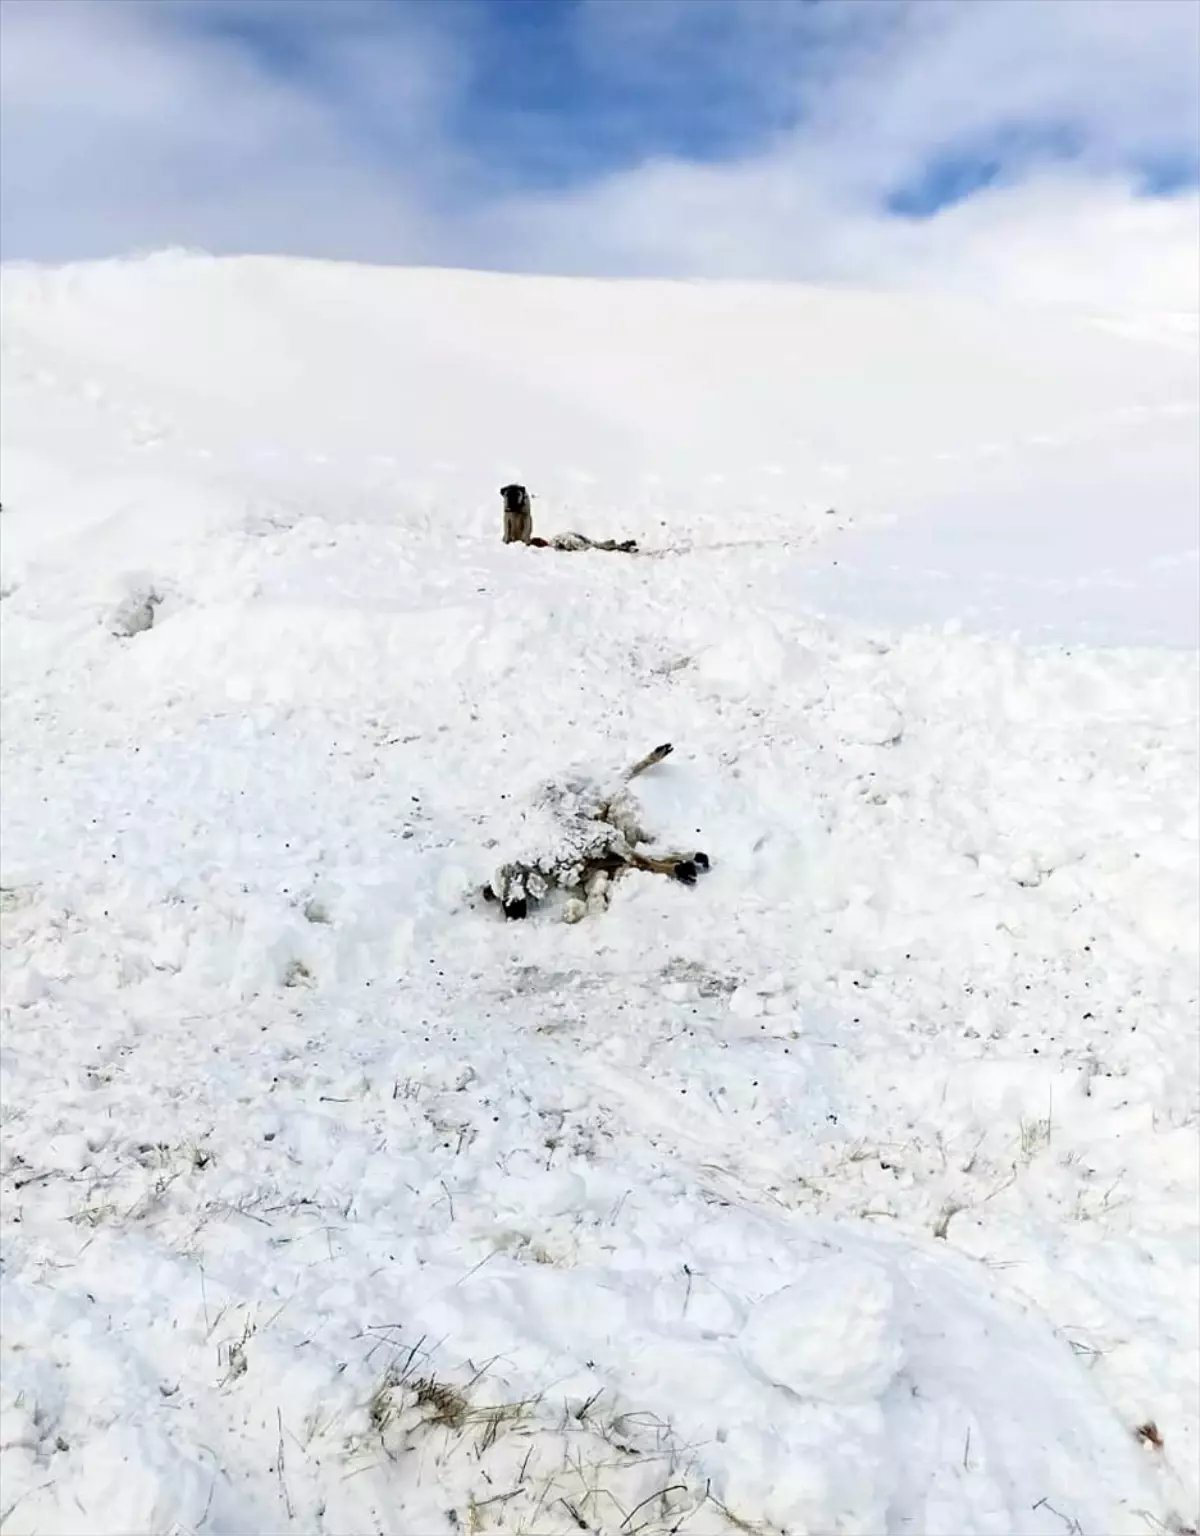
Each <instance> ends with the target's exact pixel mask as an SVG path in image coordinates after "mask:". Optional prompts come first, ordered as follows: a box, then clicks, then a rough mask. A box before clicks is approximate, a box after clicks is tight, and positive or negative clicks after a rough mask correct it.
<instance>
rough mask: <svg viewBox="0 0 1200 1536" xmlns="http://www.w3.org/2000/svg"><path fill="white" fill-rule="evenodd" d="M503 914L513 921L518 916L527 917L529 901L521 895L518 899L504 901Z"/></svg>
mask: <svg viewBox="0 0 1200 1536" xmlns="http://www.w3.org/2000/svg"><path fill="white" fill-rule="evenodd" d="M504 915H505V917H507V918H509V919H510V920H513V921H515V920H516V919H518V918H522V917H528V915H529V903H528V902H527V901H526V900H525V898H524V897H523V896H522V897H521V899H520V900H519V901H506V902H505V903H504Z"/></svg>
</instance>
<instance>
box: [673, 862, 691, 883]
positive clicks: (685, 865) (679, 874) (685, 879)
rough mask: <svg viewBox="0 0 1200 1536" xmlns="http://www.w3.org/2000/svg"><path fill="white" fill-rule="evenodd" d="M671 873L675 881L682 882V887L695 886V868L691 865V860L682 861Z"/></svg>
mask: <svg viewBox="0 0 1200 1536" xmlns="http://www.w3.org/2000/svg"><path fill="white" fill-rule="evenodd" d="M671 873H672V874H673V875H674V876H675V878H676V880H679V881H682V883H683V884H684V885H695V883H696V866H695V864H693V863H692V861H691V859H684V860H683V861H682V862H681V863H679V864H676V866H675V868H674V869H673V870H672V871H671Z"/></svg>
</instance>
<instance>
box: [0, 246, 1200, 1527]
mask: <svg viewBox="0 0 1200 1536" xmlns="http://www.w3.org/2000/svg"><path fill="white" fill-rule="evenodd" d="M2 302H3V311H2V315H0V344H2V347H3V372H2V384H3V397H2V399H0V503H2V505H3V513H2V515H0V590H2V591H3V593H4V598H3V602H2V603H0V644H2V651H0V659H2V665H3V683H4V701H3V741H2V749H3V760H2V764H0V772H2V778H0V784H2V796H0V811H2V815H3V823H2V843H0V854H2V857H3V887H4V890H3V909H4V910H3V916H2V921H3V944H4V950H3V974H2V983H3V1006H4V1018H3V1023H4V1029H3V1095H4V1104H3V1107H4V1119H5V1125H4V1141H3V1161H2V1163H0V1177H2V1180H3V1203H2V1217H3V1236H4V1247H3V1275H2V1294H3V1347H4V1359H3V1371H2V1374H0V1444H2V1446H3V1456H4V1476H3V1483H2V1487H3V1492H2V1494H0V1525H2V1526H3V1530H4V1532H5V1533H6V1536H9V1533H12V1536H19V1533H33V1532H38V1533H42V1536H48V1533H68V1532H70V1533H78V1532H88V1533H93V1532H94V1533H100V1532H112V1533H117V1532H123V1533H126V1532H138V1533H143V1532H145V1533H166V1532H168V1531H176V1532H187V1533H193V1536H199V1533H201V1532H203V1533H206V1536H222V1533H223V1536H244V1533H246V1532H248V1531H296V1532H301V1533H318V1532H325V1533H329V1536H343V1533H351V1532H354V1533H357V1532H367V1531H378V1532H387V1533H397V1536H399V1533H411V1532H414V1531H422V1532H426V1531H427V1532H430V1533H433V1532H447V1533H450V1532H471V1533H483V1532H492V1531H506V1532H524V1533H527V1536H532V1533H546V1536H551V1533H560V1532H561V1533H573V1532H579V1531H591V1532H604V1533H618V1532H621V1533H633V1532H641V1533H643V1536H657V1533H664V1532H668V1531H671V1532H675V1531H677V1532H680V1533H682V1536H717V1533H724V1532H734V1531H743V1532H744V1531H752V1532H759V1533H773V1536H778V1533H780V1532H786V1533H788V1536H808V1533H811V1536H817V1533H820V1536H825V1533H832V1532H841V1533H859V1536H882V1533H888V1536H900V1533H921V1536H950V1533H956V1536H962V1533H981V1536H982V1533H995V1536H1014V1533H1016V1536H1042V1533H1053V1536H1058V1533H1061V1532H1064V1531H1081V1532H1086V1533H1088V1536H1100V1533H1105V1536H1118V1533H1131V1536H1132V1533H1139V1536H1141V1533H1150V1532H1164V1531H1167V1532H1172V1531H1173V1532H1182V1531H1185V1530H1187V1529H1188V1528H1189V1527H1192V1526H1194V1525H1195V1524H1196V1522H1197V1520H1198V1518H1200V1465H1198V1462H1200V1414H1198V1412H1197V1401H1198V1391H1200V1331H1198V1324H1197V1300H1198V1297H1200V1255H1198V1248H1197V1209H1198V1201H1200V1171H1198V1163H1200V1152H1198V1142H1197V1127H1198V1119H1197V1088H1198V1082H1197V1079H1198V1065H1200V1064H1198V1061H1197V1040H1196V1016H1197V992H1198V979H1197V978H1198V936H1200V900H1198V893H1200V871H1198V868H1197V838H1198V830H1200V829H1198V807H1197V659H1196V654H1195V641H1196V625H1197V564H1196V561H1197V549H1196V546H1197V542H1198V540H1197V530H1196V507H1197V483H1196V474H1197V468H1196V465H1197V349H1196V327H1195V317H1194V316H1190V317H1189V316H1120V317H1112V316H1103V317H1101V316H1093V315H1088V314H1062V313H1057V312H1051V311H1036V310H1028V311H1022V310H1017V309H1009V310H1004V311H1000V310H996V309H984V308H978V309H977V308H973V307H971V306H967V305H962V304H958V303H952V302H949V301H938V300H935V299H931V298H916V297H901V296H896V295H884V294H860V293H854V292H849V291H829V292H821V291H814V290H808V289H802V288H794V289H793V288H771V287H737V286H719V287H717V286H712V287H710V286H705V285H696V284H679V285H667V284H649V283H647V284H625V285H619V284H611V285H610V284H602V283H589V282H567V281H561V282H559V281H548V280H544V279H538V280H532V279H522V278H508V277H504V278H502V277H492V276H483V275H469V274H461V273H435V272H411V271H410V272H403V271H382V270H370V269H360V268H352V267H341V266H332V265H317V264H303V263H289V262H282V261H266V260H262V261H259V260H254V261H251V260H243V261H232V260H230V261H212V260H209V259H207V258H202V257H190V256H184V255H178V254H171V255H165V256H160V257H155V258H150V259H147V260H145V261H139V262H130V263H113V264H106V265H94V266H86V267H78V268H68V269H62V270H56V271H48V270H37V269H32V268H22V269H17V268H13V269H6V270H5V271H4V274H3V293H2ZM512 479H517V480H520V481H523V482H524V483H526V484H528V485H529V486H530V487H531V488H532V490H533V491H534V493H535V496H536V498H537V499H536V500H535V502H534V515H535V521H536V525H537V529H538V531H539V532H542V533H551V532H556V531H561V530H564V529H568V528H577V529H582V530H583V531H584V532H586V533H589V534H592V535H594V536H599V537H606V536H615V537H624V536H627V535H631V536H634V537H636V538H638V539H639V541H640V542H641V545H642V550H643V553H642V554H641V555H639V556H637V557H629V556H624V555H608V554H559V553H555V552H551V551H548V550H536V549H529V548H525V547H522V546H512V547H503V546H502V545H501V544H500V542H499V532H500V504H499V496H498V494H497V492H498V487H499V486H500V485H502V484H504V483H506V482H507V481H509V480H512ZM151 621H152V622H151ZM948 621H949V622H948ZM147 623H148V624H149V627H140V626H145V625H146V624H147ZM666 740H670V741H673V742H674V743H675V749H676V750H675V753H674V755H673V756H672V757H671V758H670V759H668V760H667V761H666V762H665V763H663V764H662V765H660V766H659V767H657V768H655V769H653V770H652V771H651V772H650V773H648V774H647V775H645V777H644V779H642V780H640V781H639V790H640V798H641V800H642V803H643V805H644V807H645V810H646V816H647V819H648V821H649V822H650V823H651V825H652V826H653V828H654V829H655V830H656V831H658V832H659V833H660V834H661V837H662V840H663V842H664V844H672V843H673V844H674V845H676V846H686V847H692V846H699V847H703V848H704V849H706V850H707V851H708V853H709V854H710V855H711V857H712V860H713V869H712V872H711V874H710V875H709V876H707V878H706V879H705V880H703V881H701V882H699V883H698V884H697V885H696V886H695V888H693V889H688V888H685V887H683V886H680V885H678V884H675V883H673V882H670V881H667V880H663V879H661V878H657V877H654V876H651V875H641V874H633V875H630V876H629V877H628V878H627V879H626V880H624V881H622V882H621V883H620V884H619V885H618V886H617V887H616V892H615V896H614V900H613V904H612V907H611V910H610V911H609V912H608V913H606V914H605V915H603V916H602V917H596V918H589V919H588V920H586V921H584V922H582V923H579V924H578V925H576V926H569V925H566V924H564V923H562V922H560V921H558V920H557V916H556V914H555V912H554V911H553V910H547V911H544V912H538V913H536V914H535V915H534V916H533V917H532V918H531V919H530V920H529V921H528V922H526V923H510V924H507V925H506V924H504V923H503V922H502V921H501V920H499V919H498V917H497V915H496V912H495V909H494V907H491V906H488V905H487V904H485V903H483V902H482V901H480V900H479V899H478V895H477V893H478V890H479V887H480V885H481V884H482V883H483V882H484V881H485V880H486V879H487V878H488V876H489V874H490V873H491V870H492V867H493V866H494V864H495V863H496V861H497V859H498V858H499V857H501V856H502V854H503V852H504V849H505V847H506V846H507V845H506V842H505V838H506V837H507V835H508V833H509V832H510V830H511V829H512V826H513V822H514V819H515V818H516V817H517V813H518V812H519V810H520V808H521V807H522V806H523V805H525V804H527V803H528V802H529V799H530V797H531V796H532V795H533V794H534V792H535V791H536V788H537V786H538V785H539V783H541V782H542V781H544V780H547V779H552V778H555V777H558V776H560V775H562V774H563V773H564V772H566V771H567V770H569V769H570V768H572V767H574V766H579V765H582V766H584V767H608V766H611V765H614V764H620V763H621V762H622V761H631V760H632V759H634V758H636V757H638V756H639V755H641V754H642V753H643V752H644V751H646V750H647V749H648V748H649V747H652V746H654V745H655V744H656V743H658V742H660V741H666Z"/></svg>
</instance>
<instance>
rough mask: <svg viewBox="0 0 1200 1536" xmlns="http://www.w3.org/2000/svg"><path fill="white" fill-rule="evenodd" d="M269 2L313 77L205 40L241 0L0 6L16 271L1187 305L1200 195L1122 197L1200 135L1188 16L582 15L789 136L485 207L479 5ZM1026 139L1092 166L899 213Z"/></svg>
mask: <svg viewBox="0 0 1200 1536" xmlns="http://www.w3.org/2000/svg"><path fill="white" fill-rule="evenodd" d="M271 5H272V11H271V14H272V18H273V19H274V21H275V22H276V23H277V24H278V22H279V20H280V19H281V14H282V12H283V11H284V10H285V9H290V10H291V11H292V12H293V13H294V19H295V20H296V22H297V24H298V25H301V26H302V27H303V28H304V29H306V31H305V35H306V37H307V39H308V42H309V44H310V46H311V60H310V63H311V66H312V67H310V68H309V69H297V70H291V71H285V70H281V69H277V68H268V67H267V66H266V65H265V64H264V62H263V60H262V56H261V55H260V54H257V53H255V52H254V51H253V50H250V49H248V48H246V47H245V46H244V44H243V43H240V42H239V41H237V40H236V37H235V36H234V35H232V34H230V33H229V32H228V31H221V30H218V29H215V28H214V27H213V26H212V25H211V24H208V23H211V20H212V18H213V16H214V14H215V11H216V8H217V7H220V8H221V11H220V14H221V17H222V19H224V20H226V21H229V20H232V19H235V17H237V16H239V15H240V16H241V17H243V18H248V19H250V20H251V21H253V20H254V19H255V17H256V15H257V16H258V17H259V18H260V19H261V15H262V11H261V7H260V6H257V5H256V4H255V3H254V0H203V3H202V4H197V3H196V0H156V3H154V4H139V3H133V4H129V3H126V0H55V3H53V4H47V3H45V0H4V4H3V7H2V9H0V25H2V28H3V31H2V37H0V44H2V46H0V90H2V102H3V120H2V123H0V198H2V200H3V216H2V218H0V238H2V239H3V241H4V245H5V253H6V255H7V254H19V255H29V256H34V257H47V258H52V259H58V258H67V257H74V256H86V255H99V254H109V253H113V252H120V251H124V250H128V249H131V248H146V247H149V246H156V245H166V244H184V245H189V244H190V245H198V246H202V247H205V248H208V249H215V250H224V251H228V250H272V251H291V252H296V253H299V254H311V255H337V256H344V257H355V258H358V259H361V260H393V261H420V262H429V263H446V264H454V263H459V264H473V265H480V266H494V265H500V266H511V267H518V268H527V269H535V270H557V271H563V272H591V273H614V274H634V273H648V274H654V275H677V276H734V277H776V278H816V279H840V280H848V281H868V282H873V283H888V282H893V281H902V282H906V283H914V282H918V283H919V282H925V283H936V284H938V285H942V286H955V287H960V288H977V289H982V290H984V291H999V290H1005V291H1017V292H1021V293H1024V294H1026V295H1028V296H1034V297H1053V298H1061V297H1072V298H1077V299H1079V300H1080V301H1081V302H1086V303H1089V304H1093V305H1102V304H1109V303H1125V302H1143V303H1148V304H1155V305H1162V306H1164V307H1180V308H1182V307H1197V305H1198V304H1200V295H1198V293H1197V288H1198V286H1200V278H1198V277H1197V275H1196V274H1197V271H1198V269H1200V260H1198V258H1200V203H1198V202H1197V198H1196V196H1195V194H1194V193H1190V194H1188V195H1186V196H1184V197H1180V198H1175V199H1172V200H1170V201H1169V202H1161V201H1160V202H1155V201H1148V200H1146V199H1143V198H1140V197H1138V196H1137V195H1136V192H1135V183H1136V175H1137V173H1136V165H1137V163H1138V162H1139V161H1143V160H1145V159H1147V158H1153V157H1155V156H1159V155H1164V154H1169V153H1172V152H1178V151H1179V150H1181V149H1183V150H1188V149H1189V148H1191V149H1194V145H1195V142H1196V136H1197V114H1198V112H1200V106H1198V100H1197V98H1198V95H1200V81H1198V69H1197V63H1196V60H1197V56H1198V50H1200V36H1198V33H1200V7H1198V6H1195V5H1193V4H1191V3H1190V0H1104V3H1098V4H1085V3H1082V0H1037V3H1030V4H1020V3H1014V0H941V3H939V4H936V5H935V4H926V3H911V0H878V3H873V4H870V5H861V4H847V3H844V0H835V3H822V4H818V5H809V4H801V5H791V4H788V3H785V0H705V4H704V6H702V7H697V6H696V5H695V4H693V3H692V0H647V3H645V4H637V3H632V0H625V3H621V4H612V3H610V0H587V3H585V4H584V5H583V6H582V8H581V9H580V11H579V12H578V26H577V33H576V45H577V47H578V48H579V49H580V51H581V53H582V54H583V56H584V57H585V59H586V60H587V61H588V63H589V65H590V67H591V69H592V70H593V73H594V74H598V75H600V76H601V77H603V78H612V79H613V80H619V81H621V82H622V83H623V84H624V85H625V86H626V88H628V87H630V86H633V87H636V88H638V89H641V90H644V91H645V92H647V93H653V92H654V91H655V90H656V89H661V90H662V91H664V92H666V91H668V90H670V91H671V92H674V93H675V96H676V100H677V101H678V100H679V99H680V94H681V93H682V99H683V100H684V101H685V103H686V97H687V92H688V91H691V90H696V91H702V90H703V89H704V79H705V70H717V71H718V72H719V73H720V75H721V78H722V79H723V80H724V81H726V82H728V81H731V80H732V81H734V82H736V83H737V84H738V85H739V87H740V88H746V89H753V90H754V91H757V92H758V93H759V95H760V100H761V105H762V108H763V112H764V115H765V116H766V117H767V118H768V119H769V120H770V121H771V122H773V123H775V124H777V125H778V127H777V130H776V132H775V133H774V136H773V137H772V139H771V141H770V142H769V143H767V144H766V145H765V146H763V147H762V148H760V149H759V150H757V151H756V152H755V153H753V154H748V155H743V156H741V157H739V158H738V159H736V160H732V161H726V162H724V163H721V164H709V165H704V164H697V163H689V162H687V161H685V160H682V159H672V158H663V157H658V158H654V159H650V160H647V161H646V162H644V163H641V164H635V165H631V166H629V167H628V168H627V169H624V170H621V171H619V172H617V173H615V174H610V175H607V176H605V177H602V178H598V179H594V180H592V181H591V182H588V183H586V184H584V185H582V186H577V187H575V188H573V189H570V190H566V191H555V192H554V193H547V194H540V195H530V194H517V195H511V194H495V193H493V194H490V195H489V193H488V191H487V183H486V180H485V177H484V175H483V172H482V168H481V166H480V165H478V164H477V163H476V162H475V161H474V160H473V158H472V156H471V154H470V146H464V145H462V144H460V143H457V142H456V140H455V138H454V135H453V134H452V132H451V129H450V124H451V121H452V114H453V111H454V108H455V106H456V105H457V104H458V103H459V102H460V101H461V99H462V93H463V92H464V91H465V90H467V89H469V88H475V86H474V85H473V83H472V75H471V66H472V64H473V62H475V61H474V59H473V52H472V50H473V47H474V43H475V39H474V37H473V35H472V25H473V24H472V22H471V20H470V16H471V13H469V12H468V11H466V10H465V9H463V8H461V7H454V6H450V7H446V6H444V5H439V4H434V5H432V6H418V7H416V8H413V7H387V8H385V9H384V10H382V11H381V9H380V8H379V7H378V6H375V5H372V4H370V3H369V0H338V4H337V5H336V6H329V5H324V6H315V7H314V6H311V5H306V4H305V0H271ZM385 18H386V19H385ZM701 23H702V24H701ZM485 88H486V82H485ZM651 99H652V98H651ZM1023 124H1033V125H1036V126H1042V127H1046V126H1062V127H1068V128H1070V129H1071V130H1073V132H1074V133H1075V134H1076V135H1077V136H1078V139H1079V145H1080V153H1079V155H1078V158H1077V159H1076V161H1075V162H1074V163H1073V164H1072V165H1071V166H1069V167H1059V168H1058V169H1057V170H1055V171H1050V170H1048V169H1047V168H1046V167H1041V168H1038V167H1036V166H1032V167H1028V168H1025V169H1024V170H1023V171H1020V174H1018V175H1016V176H1015V178H1014V179H1013V181H1011V182H1010V183H1008V184H1005V185H998V186H996V187H993V188H991V189H989V190H987V191H985V192H981V193H978V194H976V195H975V196H973V197H971V198H970V199H969V200H967V201H966V202H964V203H962V204H960V205H958V206H956V207H953V208H949V209H946V210H944V211H942V212H941V213H939V214H938V215H937V216H936V217H933V218H930V219H927V220H921V221H906V220H902V219H896V218H894V217H891V216H889V215H888V214H887V213H886V211H885V210H884V206H883V204H884V199H885V197H886V194H887V193H888V191H889V190H892V189H894V188H895V187H896V185H898V184H900V183H903V182H904V181H906V180H908V179H911V178H914V177H916V176H918V175H919V174H920V172H921V171H922V168H923V167H924V166H925V165H926V164H927V162H928V160H929V158H930V157H931V156H934V155H936V154H938V153H940V152H945V151H948V150H951V149H953V148H955V147H956V146H959V145H961V144H962V142H963V140H964V139H967V140H971V139H972V138H974V139H975V140H976V141H977V142H978V143H981V144H986V142H987V140H988V139H989V137H990V136H992V135H994V134H995V133H997V132H1000V131H1003V130H1004V129H1006V128H1012V127H1016V126H1020V125H1023Z"/></svg>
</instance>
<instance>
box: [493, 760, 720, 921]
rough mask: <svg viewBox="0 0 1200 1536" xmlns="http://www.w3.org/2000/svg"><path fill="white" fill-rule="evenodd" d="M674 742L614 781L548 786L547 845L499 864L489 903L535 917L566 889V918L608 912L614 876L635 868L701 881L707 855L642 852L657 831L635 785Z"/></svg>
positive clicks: (543, 804) (544, 805)
mask: <svg viewBox="0 0 1200 1536" xmlns="http://www.w3.org/2000/svg"><path fill="white" fill-rule="evenodd" d="M672 750H673V748H672V746H671V744H670V743H669V742H667V743H665V744H664V745H663V746H661V747H655V749H654V750H653V752H648V753H647V754H646V756H645V757H643V758H639V759H638V761H637V762H636V763H634V765H633V767H632V768H630V769H628V770H627V771H626V772H625V773H624V774H623V775H622V776H621V778H620V779H619V780H618V782H617V783H616V784H615V785H613V784H609V785H605V784H603V783H600V782H597V781H595V780H592V779H573V780H569V781H566V782H564V783H559V784H549V785H547V786H546V787H545V788H544V789H543V790H542V792H541V795H540V796H539V799H538V802H537V806H536V810H537V812H538V813H540V816H539V817H538V818H537V819H538V820H540V830H541V831H542V832H543V833H544V834H545V846H544V847H541V848H536V849H531V850H530V851H529V852H528V853H527V854H525V855H524V856H522V857H519V858H515V859H510V860H508V861H507V862H505V863H503V864H501V865H500V867H499V868H498V869H497V870H496V873H495V874H494V875H493V877H492V880H491V883H490V884H489V885H486V886H484V889H483V894H484V896H485V898H486V899H487V900H488V901H494V902H498V903H499V905H500V907H501V909H502V910H503V912H504V915H505V917H507V918H523V917H527V916H528V915H529V909H530V906H531V905H532V904H533V903H536V902H539V901H543V900H544V899H545V898H546V897H547V896H548V895H549V894H550V893H551V891H554V890H560V891H564V892H565V893H566V895H567V901H566V905H565V907H564V909H563V917H564V918H565V919H566V921H567V922H578V921H579V920H580V918H582V917H585V916H587V915H588V914H589V913H598V912H603V911H604V910H605V909H606V908H607V906H608V898H609V892H610V890H611V888H612V884H613V882H614V881H615V880H617V879H619V878H620V877H621V875H623V874H624V873H625V871H626V870H629V869H640V870H645V871H646V872H647V873H649V874H654V875H667V876H668V877H669V878H670V879H672V880H678V881H680V882H681V883H682V884H683V885H695V883H696V880H697V877H698V876H699V874H700V873H701V872H703V871H704V870H707V869H708V868H709V858H708V855H707V854H706V853H700V852H692V853H658V854H657V855H654V854H649V853H644V852H643V851H642V849H643V848H644V847H645V846H647V845H649V844H651V843H653V841H654V838H653V836H652V835H651V834H650V833H649V832H647V831H646V829H645V827H644V826H643V825H642V822H641V814H642V812H641V807H640V806H639V804H638V802H637V799H636V797H635V796H634V794H633V792H632V790H631V789H630V788H629V786H630V784H631V783H632V782H633V781H634V780H635V779H636V778H637V777H638V776H639V775H640V774H643V773H645V771H646V770H647V769H648V768H653V767H654V765H655V764H656V763H661V762H662V760H663V758H664V757H667V756H669V755H670V753H671V752H672Z"/></svg>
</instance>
